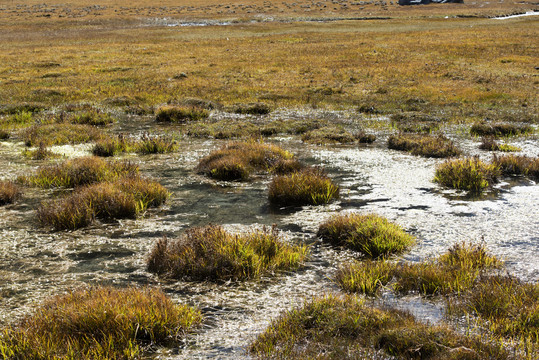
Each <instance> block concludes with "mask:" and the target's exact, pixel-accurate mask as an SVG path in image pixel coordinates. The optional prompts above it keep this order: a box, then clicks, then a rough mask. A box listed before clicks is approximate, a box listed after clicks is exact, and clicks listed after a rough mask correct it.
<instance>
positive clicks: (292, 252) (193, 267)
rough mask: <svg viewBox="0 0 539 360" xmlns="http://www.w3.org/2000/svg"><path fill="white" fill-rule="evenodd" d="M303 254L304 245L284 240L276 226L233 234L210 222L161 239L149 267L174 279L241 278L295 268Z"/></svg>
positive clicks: (149, 260) (302, 258) (153, 251)
mask: <svg viewBox="0 0 539 360" xmlns="http://www.w3.org/2000/svg"><path fill="white" fill-rule="evenodd" d="M306 255H307V248H306V247H305V246H292V245H288V244H286V243H285V242H284V241H283V240H282V237H281V236H280V235H279V233H278V231H277V230H276V228H273V229H272V230H271V231H269V230H266V229H263V230H261V231H258V230H257V231H253V232H249V233H246V234H237V235H236V234H231V233H228V232H226V231H225V230H224V229H223V228H222V227H220V226H215V225H209V226H206V227H203V228H192V229H188V230H187V231H186V232H185V234H184V235H183V236H182V237H180V238H179V239H177V240H174V241H169V240H168V239H166V238H164V239H162V240H160V241H159V242H158V243H157V244H156V245H155V247H154V248H153V250H152V252H151V253H150V256H149V258H148V271H150V272H153V273H156V274H158V275H160V276H164V277H169V278H174V279H189V280H212V281H218V280H227V279H237V280H243V279H249V278H256V277H259V276H260V275H262V274H266V273H271V272H273V271H279V270H288V269H294V268H297V267H299V266H300V265H301V263H302V262H303V261H304V259H305V257H306Z"/></svg>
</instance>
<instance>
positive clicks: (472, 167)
mask: <svg viewBox="0 0 539 360" xmlns="http://www.w3.org/2000/svg"><path fill="white" fill-rule="evenodd" d="M500 175H501V172H500V169H499V167H498V166H497V165H495V164H487V163H485V162H483V161H481V160H479V158H477V157H472V158H465V159H454V160H447V161H445V162H444V163H442V164H440V165H438V166H437V167H436V173H435V175H434V181H435V182H437V183H439V184H440V185H443V186H446V187H449V188H453V189H458V190H466V191H468V192H470V193H481V192H482V191H483V190H484V189H487V188H489V187H492V186H493V185H494V184H495V183H496V182H497V181H498V177H499V176H500Z"/></svg>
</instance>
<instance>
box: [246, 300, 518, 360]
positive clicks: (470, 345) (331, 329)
mask: <svg viewBox="0 0 539 360" xmlns="http://www.w3.org/2000/svg"><path fill="white" fill-rule="evenodd" d="M249 352H250V353H251V354H253V355H254V356H256V357H257V358H263V359H268V358H271V359H365V360H366V359H378V358H385V357H382V356H383V355H385V356H391V358H393V357H394V358H395V359H422V360H426V359H437V360H449V359H467V360H482V359H491V360H494V359H508V358H509V355H508V354H507V352H506V351H505V350H504V349H503V348H500V347H499V346H495V345H494V344H492V345H491V344H487V343H483V342H481V341H480V339H479V338H476V337H473V336H464V335H460V334H458V333H456V332H455V331H452V330H450V329H448V328H446V327H443V326H430V325H427V324H423V323H421V322H418V321H416V320H415V319H414V317H413V316H412V315H410V314H409V313H406V312H404V311H401V310H397V309H383V310H382V309H378V308H375V307H370V306H368V305H366V304H365V302H364V301H363V300H361V299H359V298H357V297H355V296H350V295H347V296H335V295H329V296H325V297H319V298H314V299H312V300H310V301H308V302H306V303H305V304H304V305H303V306H302V307H300V308H297V309H294V310H291V311H288V312H286V313H284V314H283V315H281V316H280V317H279V318H278V319H276V320H274V321H273V322H272V323H271V324H270V326H269V327H268V328H267V329H266V331H265V332H263V333H262V334H260V335H259V336H258V337H257V338H256V339H255V341H254V342H253V343H252V344H251V345H250V347H249Z"/></svg>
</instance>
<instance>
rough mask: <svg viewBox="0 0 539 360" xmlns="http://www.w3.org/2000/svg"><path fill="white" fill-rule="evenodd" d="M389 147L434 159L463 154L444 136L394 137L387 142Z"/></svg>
mask: <svg viewBox="0 0 539 360" xmlns="http://www.w3.org/2000/svg"><path fill="white" fill-rule="evenodd" d="M387 147H388V148H389V149H394V150H401V151H408V152H410V153H411V154H413V155H421V156H425V157H433V158H445V157H453V156H459V155H460V153H461V151H460V150H459V149H458V148H457V147H456V146H455V144H454V143H453V141H451V140H449V139H448V138H446V137H445V136H443V135H438V136H436V137H434V136H429V135H417V134H399V135H393V136H390V137H389V139H388V140H387Z"/></svg>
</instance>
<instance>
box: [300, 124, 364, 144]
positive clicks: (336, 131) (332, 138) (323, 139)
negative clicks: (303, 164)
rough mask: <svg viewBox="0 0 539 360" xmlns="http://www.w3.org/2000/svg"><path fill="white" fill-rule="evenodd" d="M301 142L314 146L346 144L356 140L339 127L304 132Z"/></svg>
mask: <svg viewBox="0 0 539 360" xmlns="http://www.w3.org/2000/svg"><path fill="white" fill-rule="evenodd" d="M301 140H303V141H304V142H308V143H314V144H335V143H337V144H348V143H352V142H355V141H356V138H355V136H354V135H353V134H352V133H350V132H349V131H346V130H345V129H343V128H341V127H336V126H327V127H322V128H319V129H315V130H310V131H308V132H306V133H305V134H303V136H302V137H301Z"/></svg>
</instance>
